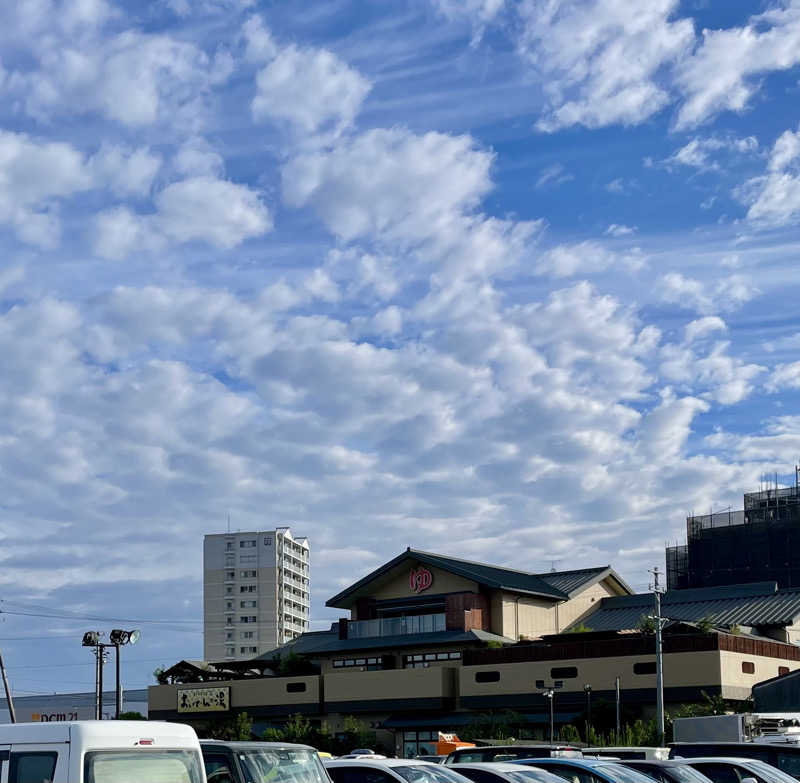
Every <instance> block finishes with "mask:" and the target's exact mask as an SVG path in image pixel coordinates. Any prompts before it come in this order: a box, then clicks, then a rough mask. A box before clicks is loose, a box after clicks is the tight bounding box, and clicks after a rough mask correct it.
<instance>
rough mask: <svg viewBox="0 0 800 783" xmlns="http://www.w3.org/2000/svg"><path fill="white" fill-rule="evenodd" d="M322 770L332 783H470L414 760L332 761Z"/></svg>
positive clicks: (449, 772) (441, 769)
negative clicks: (324, 770) (325, 771)
mask: <svg viewBox="0 0 800 783" xmlns="http://www.w3.org/2000/svg"><path fill="white" fill-rule="evenodd" d="M325 769H326V770H327V772H328V774H329V775H330V777H331V779H332V780H333V783H470V781H469V778H466V777H464V776H463V775H461V774H459V773H458V772H454V771H453V770H451V769H449V768H447V767H445V766H443V765H441V764H431V763H430V762H429V761H417V760H416V759H375V758H365V757H363V756H362V757H361V758H360V759H335V760H334V761H326V762H325Z"/></svg>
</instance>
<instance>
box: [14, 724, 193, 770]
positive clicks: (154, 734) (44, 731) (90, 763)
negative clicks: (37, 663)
mask: <svg viewBox="0 0 800 783" xmlns="http://www.w3.org/2000/svg"><path fill="white" fill-rule="evenodd" d="M0 783H206V776H205V772H204V770H203V760H202V756H201V754H200V744H199V742H198V741H197V735H196V734H195V733H194V729H192V728H191V727H190V726H184V725H182V724H180V723H158V722H152V723H151V722H150V721H135V720H131V721H124V720H102V721H100V720H98V721H95V720H87V721H68V722H59V723H56V722H52V723H50V722H45V723H9V724H4V725H2V726H0Z"/></svg>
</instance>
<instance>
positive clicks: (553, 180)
mask: <svg viewBox="0 0 800 783" xmlns="http://www.w3.org/2000/svg"><path fill="white" fill-rule="evenodd" d="M572 179H575V177H574V176H573V175H572V174H570V173H569V172H568V171H567V170H566V169H565V168H564V166H562V165H561V164H560V163H553V164H552V165H551V166H547V167H546V168H544V169H542V171H541V173H540V174H539V179H537V180H536V185H535V186H534V187H536V188H544V187H546V186H548V185H552V186H556V185H561V184H563V183H564V182H569V181H570V180H572Z"/></svg>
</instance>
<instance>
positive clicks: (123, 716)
mask: <svg viewBox="0 0 800 783" xmlns="http://www.w3.org/2000/svg"><path fill="white" fill-rule="evenodd" d="M119 719H120V720H147V718H145V716H144V715H142V713H141V712H136V710H131V711H130V712H120V714H119Z"/></svg>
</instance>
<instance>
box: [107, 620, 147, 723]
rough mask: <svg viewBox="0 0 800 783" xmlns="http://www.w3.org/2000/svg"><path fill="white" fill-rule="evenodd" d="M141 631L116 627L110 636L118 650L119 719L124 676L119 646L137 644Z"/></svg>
mask: <svg viewBox="0 0 800 783" xmlns="http://www.w3.org/2000/svg"><path fill="white" fill-rule="evenodd" d="M141 635H142V634H141V632H140V631H136V630H133V631H122V630H120V629H119V628H115V629H114V630H113V631H112V632H111V633H110V634H109V636H108V638H109V641H110V642H111V644H112V645H114V647H115V648H116V651H117V658H116V664H117V706H116V710H115V717H116V719H117V720H119V715H120V712H121V711H122V678H121V677H120V658H119V652H120V650H119V648H120V647H122V646H123V645H124V644H136V642H138V641H139V637H140V636H141Z"/></svg>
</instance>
